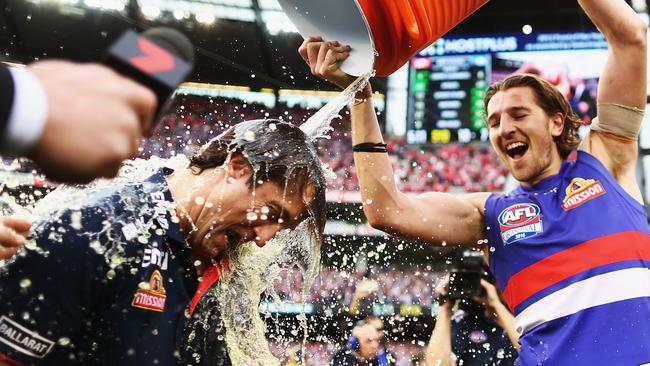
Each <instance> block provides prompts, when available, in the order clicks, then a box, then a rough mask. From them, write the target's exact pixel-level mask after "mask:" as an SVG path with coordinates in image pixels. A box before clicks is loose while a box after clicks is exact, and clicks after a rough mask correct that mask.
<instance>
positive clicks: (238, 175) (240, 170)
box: [228, 152, 253, 180]
mask: <svg viewBox="0 0 650 366" xmlns="http://www.w3.org/2000/svg"><path fill="white" fill-rule="evenodd" d="M252 175H253V168H252V167H251V164H250V163H249V162H248V159H246V158H245V157H244V155H242V154H241V153H238V152H236V153H233V154H232V155H231V156H230V160H229V161H228V178H231V177H232V178H234V179H245V180H249V179H250V177H251V176H252Z"/></svg>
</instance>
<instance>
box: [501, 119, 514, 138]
mask: <svg viewBox="0 0 650 366" xmlns="http://www.w3.org/2000/svg"><path fill="white" fill-rule="evenodd" d="M516 130H517V128H516V126H515V123H514V121H511V120H510V118H507V117H501V121H500V122H499V134H500V135H501V136H503V137H509V136H512V135H513V134H514V133H515V131H516Z"/></svg>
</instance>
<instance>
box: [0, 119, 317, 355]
mask: <svg viewBox="0 0 650 366" xmlns="http://www.w3.org/2000/svg"><path fill="white" fill-rule="evenodd" d="M324 189H325V186H324V177H323V172H322V168H321V165H320V161H319V160H318V157H317V155H316V151H315V149H314V147H313V145H312V144H311V142H309V141H307V137H306V136H305V134H304V133H303V132H302V131H300V129H298V128H297V127H295V126H293V125H291V124H288V123H283V122H280V121H274V120H255V121H247V122H242V123H240V124H238V125H237V126H235V127H233V128H231V129H229V130H227V131H226V132H224V133H223V134H222V135H220V136H219V137H217V138H215V139H214V140H212V141H210V142H209V143H207V144H206V145H205V146H204V147H203V148H202V149H201V150H200V151H199V152H198V153H197V154H196V155H194V156H192V157H191V158H190V163H189V166H188V167H187V168H186V169H177V170H176V171H172V170H171V169H167V168H164V169H161V170H160V171H158V172H156V173H155V174H153V175H151V176H150V177H149V178H147V179H145V180H144V181H138V182H118V183H115V184H113V185H109V186H107V187H103V188H97V189H90V190H88V191H86V192H82V194H81V196H82V198H80V199H78V200H74V201H73V203H70V202H67V203H66V204H63V206H65V207H56V208H55V209H54V210H53V211H52V212H51V213H50V214H49V217H48V219H47V220H44V221H40V222H37V223H36V224H35V229H34V234H33V236H32V237H31V238H30V239H29V240H28V243H27V245H26V247H25V249H24V250H23V251H22V252H21V253H19V254H18V256H17V257H15V259H14V260H13V261H12V262H11V263H9V264H8V265H7V266H6V267H4V268H3V269H2V272H1V273H0V298H1V299H2V301H1V302H0V365H6V364H10V365H11V364H18V365H21V364H44V365H176V364H177V363H178V362H179V359H180V357H181V353H180V351H179V346H180V344H181V343H182V342H183V339H182V338H183V332H184V325H185V323H186V322H187V317H186V315H185V314H184V310H187V309H188V305H189V303H190V299H191V298H192V296H194V294H195V291H196V288H197V284H198V280H197V278H198V275H200V274H201V273H202V271H203V269H204V268H206V266H207V267H210V264H211V262H214V261H219V260H220V259H221V258H223V257H225V256H227V255H228V253H229V251H230V250H232V249H233V248H235V247H236V246H237V244H239V243H242V242H244V241H255V242H256V244H257V245H259V246H263V245H264V244H265V243H266V242H267V241H268V240H270V239H271V238H272V237H273V236H274V235H275V234H276V233H277V232H278V231H280V230H284V229H293V228H295V227H296V226H297V225H298V224H299V223H301V222H302V221H304V220H308V223H309V230H310V231H311V233H312V235H315V236H316V237H318V238H319V240H317V243H320V238H321V235H322V230H323V228H324V222H325V211H324V209H325V193H324ZM45 200H48V197H46V198H45ZM59 206H61V204H60V205H59Z"/></svg>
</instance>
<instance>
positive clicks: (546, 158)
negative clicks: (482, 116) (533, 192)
mask: <svg viewBox="0 0 650 366" xmlns="http://www.w3.org/2000/svg"><path fill="white" fill-rule="evenodd" d="M487 114H488V126H489V128H490V142H491V143H492V146H493V147H494V150H495V151H496V152H497V154H498V155H499V157H500V158H501V160H502V161H503V162H504V163H505V165H506V166H507V167H508V170H510V172H511V173H512V175H513V176H514V177H515V179H517V180H518V181H519V182H521V183H522V184H523V185H527V186H530V185H533V184H536V183H537V182H539V181H540V180H542V179H544V178H546V177H548V176H550V175H553V174H557V173H558V172H559V170H560V166H561V163H562V159H561V157H560V154H559V152H558V149H557V147H556V145H555V143H554V140H553V139H554V137H557V136H560V134H561V133H562V127H563V125H564V118H563V116H562V115H561V114H560V113H558V114H556V115H554V116H548V115H547V114H546V112H545V111H544V110H543V109H542V108H541V107H540V106H539V105H538V104H537V100H536V98H535V94H534V92H533V91H532V89H530V88H528V87H516V88H511V89H508V90H505V91H500V92H498V93H496V94H495V95H494V96H493V97H492V99H491V100H490V102H489V103H488V106H487Z"/></svg>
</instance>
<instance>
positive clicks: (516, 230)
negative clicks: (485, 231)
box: [499, 203, 544, 245]
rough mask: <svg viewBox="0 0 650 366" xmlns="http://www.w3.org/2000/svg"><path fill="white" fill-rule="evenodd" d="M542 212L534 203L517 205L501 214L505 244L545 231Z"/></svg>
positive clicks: (500, 223) (501, 227) (500, 224)
mask: <svg viewBox="0 0 650 366" xmlns="http://www.w3.org/2000/svg"><path fill="white" fill-rule="evenodd" d="M540 213H541V210H540V209H539V206H537V205H535V204H532V203H517V204H515V205H512V206H510V207H508V208H506V209H504V210H503V211H501V213H500V214H499V227H500V229H501V239H503V243H504V244H506V245H507V244H512V243H514V242H516V241H519V240H522V239H527V238H531V237H533V236H535V235H537V234H539V233H541V232H542V231H544V230H543V227H542V219H541V215H540Z"/></svg>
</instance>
